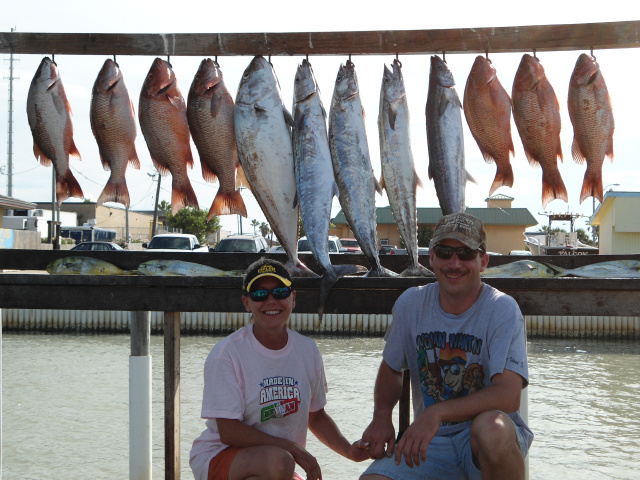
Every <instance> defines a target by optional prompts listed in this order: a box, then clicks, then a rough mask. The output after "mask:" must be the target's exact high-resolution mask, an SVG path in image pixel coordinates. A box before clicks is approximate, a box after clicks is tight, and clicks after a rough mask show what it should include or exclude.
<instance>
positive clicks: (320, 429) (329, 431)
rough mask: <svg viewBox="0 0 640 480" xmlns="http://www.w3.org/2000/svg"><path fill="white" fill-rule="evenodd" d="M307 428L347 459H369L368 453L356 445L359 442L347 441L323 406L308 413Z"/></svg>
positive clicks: (359, 460) (360, 460) (358, 460)
mask: <svg viewBox="0 0 640 480" xmlns="http://www.w3.org/2000/svg"><path fill="white" fill-rule="evenodd" d="M309 430H311V432H312V433H313V434H314V435H315V436H316V438H317V439H318V440H320V441H321V442H322V443H323V444H325V445H326V446H327V447H329V448H330V449H331V450H333V451H334V452H336V453H338V454H340V455H342V456H343V457H346V458H348V459H349V460H353V461H354V462H362V461H364V460H368V459H369V453H368V452H367V451H366V450H365V449H364V448H361V447H359V446H358V445H359V444H360V442H359V441H358V442H355V443H354V444H351V443H349V441H348V440H347V439H346V438H345V437H344V436H343V435H342V433H341V432H340V429H339V428H338V426H337V425H336V423H335V422H334V421H333V419H332V418H331V417H330V416H329V414H328V413H327V412H326V411H325V409H324V408H322V409H320V410H318V411H317V412H310V413H309Z"/></svg>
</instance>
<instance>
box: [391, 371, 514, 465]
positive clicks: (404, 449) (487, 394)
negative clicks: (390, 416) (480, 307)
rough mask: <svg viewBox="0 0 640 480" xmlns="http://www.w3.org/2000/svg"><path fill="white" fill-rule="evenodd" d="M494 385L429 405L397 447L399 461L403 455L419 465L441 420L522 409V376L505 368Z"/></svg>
mask: <svg viewBox="0 0 640 480" xmlns="http://www.w3.org/2000/svg"><path fill="white" fill-rule="evenodd" d="M491 381H492V384H491V385H490V386H488V387H485V388H483V389H482V390H479V391H477V392H474V393H473V394H472V395H469V396H467V397H460V398H455V399H451V400H445V401H443V402H438V403H435V404H433V405H431V406H430V407H428V408H426V409H425V410H424V411H423V412H422V413H421V414H420V416H419V417H418V418H417V419H416V420H415V422H413V423H412V424H411V425H410V426H409V428H408V429H407V430H406V431H405V433H404V435H403V436H402V438H401V439H400V441H399V442H398V445H397V446H396V464H399V463H400V461H401V456H404V458H405V461H406V462H407V465H409V466H413V464H415V465H420V461H421V460H422V461H423V462H424V461H425V459H426V458H427V457H426V454H427V447H428V446H429V442H431V439H432V438H433V437H434V436H435V435H436V434H437V433H438V429H439V428H440V425H441V423H442V422H463V421H467V420H473V419H474V418H475V417H476V416H477V415H479V414H480V413H482V412H487V411H490V410H501V411H503V412H505V413H512V412H515V411H517V410H518V408H520V393H521V392H522V377H521V376H520V375H518V374H517V373H515V372H512V371H511V370H504V371H503V372H502V373H498V374H496V375H494V376H493V378H492V379H491Z"/></svg>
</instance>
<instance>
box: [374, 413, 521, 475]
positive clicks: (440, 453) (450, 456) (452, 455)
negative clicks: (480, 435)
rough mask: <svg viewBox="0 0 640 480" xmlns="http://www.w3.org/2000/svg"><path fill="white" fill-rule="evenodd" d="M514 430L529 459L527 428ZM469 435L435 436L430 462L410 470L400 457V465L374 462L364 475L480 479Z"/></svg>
mask: <svg viewBox="0 0 640 480" xmlns="http://www.w3.org/2000/svg"><path fill="white" fill-rule="evenodd" d="M514 427H515V429H516V434H517V436H518V444H519V445H520V450H521V451H522V456H523V457H526V456H527V452H528V450H529V442H528V441H527V436H526V435H527V433H526V431H525V429H524V427H518V426H517V425H515V424H514ZM469 433H470V429H469V428H465V429H464V430H462V431H461V432H459V433H456V434H454V435H450V436H436V437H434V438H433V440H431V443H429V447H428V448H427V461H426V462H420V465H419V466H415V465H414V467H413V468H411V467H409V466H408V465H407V463H406V462H405V460H404V457H401V459H400V465H396V459H395V455H393V456H392V457H391V458H388V457H383V458H381V459H378V460H375V461H374V462H373V463H371V465H369V468H367V470H366V471H365V472H364V473H363V475H373V474H376V475H384V476H385V477H389V478H391V479H392V480H441V479H443V478H446V479H447V480H458V479H460V480H467V479H469V480H481V478H482V475H481V474H480V470H479V469H478V467H477V466H476V465H475V463H474V461H473V454H472V452H471V437H470V434H469Z"/></svg>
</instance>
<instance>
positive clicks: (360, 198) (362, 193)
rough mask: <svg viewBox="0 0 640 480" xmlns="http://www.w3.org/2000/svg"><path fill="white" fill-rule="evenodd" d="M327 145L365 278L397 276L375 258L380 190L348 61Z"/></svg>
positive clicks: (337, 92) (338, 83) (342, 72)
mask: <svg viewBox="0 0 640 480" xmlns="http://www.w3.org/2000/svg"><path fill="white" fill-rule="evenodd" d="M329 146H330V147H331V162H332V164H333V174H334V176H335V179H336V183H337V185H338V190H339V192H340V197H339V200H340V205H341V206H342V211H343V212H344V215H345V217H346V219H347V222H348V223H349V226H350V227H351V230H352V231H353V235H354V236H355V237H356V240H358V245H360V248H362V253H364V255H365V257H367V260H369V263H370V264H371V270H369V272H368V273H367V276H370V277H380V276H395V275H397V274H395V273H394V272H392V271H390V270H387V269H386V268H384V267H382V266H381V265H380V259H379V258H378V237H377V231H376V205H375V201H374V197H375V194H376V191H377V192H378V193H380V194H382V189H381V188H380V184H379V183H378V181H377V180H376V178H375V177H374V175H373V168H372V167H371V159H370V157H369V145H368V143H367V132H366V130H365V126H364V110H363V108H362V102H361V100H360V91H359V88H358V78H357V76H356V70H355V66H354V64H353V63H352V62H351V61H348V62H347V64H346V65H340V69H339V70H338V76H337V77H336V83H335V87H334V90H333V98H332V99H331V111H330V112H329Z"/></svg>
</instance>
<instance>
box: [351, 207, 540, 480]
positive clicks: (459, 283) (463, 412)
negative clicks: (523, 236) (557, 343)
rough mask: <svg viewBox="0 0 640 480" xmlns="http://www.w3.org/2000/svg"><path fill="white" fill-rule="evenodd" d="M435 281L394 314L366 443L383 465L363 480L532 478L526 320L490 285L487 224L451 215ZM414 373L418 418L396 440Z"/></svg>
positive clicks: (440, 235)
mask: <svg viewBox="0 0 640 480" xmlns="http://www.w3.org/2000/svg"><path fill="white" fill-rule="evenodd" d="M429 255H430V260H431V267H432V268H433V271H434V273H435V275H436V280H437V282H436V283H432V284H429V285H425V286H421V287H416V288H411V289H409V290H407V291H406V292H404V293H403V294H402V295H401V296H400V298H399V299H398V301H397V302H396V304H395V305H394V308H393V322H392V323H391V325H390V326H389V329H388V331H387V334H386V345H385V348H384V352H383V361H382V364H381V365H380V370H379V372H378V377H377V379H376V386H375V391H374V402H375V405H374V412H373V420H372V421H371V423H370V424H369V426H368V427H367V429H366V430H365V431H364V433H363V435H362V440H361V443H362V444H363V445H368V446H367V449H370V450H369V451H370V456H371V457H372V458H375V459H377V460H376V461H374V462H373V463H372V464H371V465H370V466H369V468H368V469H367V470H366V471H365V472H364V474H363V475H362V476H361V477H360V478H361V480H386V479H393V480H400V479H402V480H406V479H421V480H423V479H480V478H482V479H503V480H504V479H509V480H510V479H524V472H525V468H524V458H525V456H526V454H527V451H528V449H529V446H530V445H531V442H532V440H533V434H532V433H531V431H530V430H529V428H528V427H527V426H526V424H525V423H524V421H523V420H522V418H521V417H520V415H519V414H518V408H519V406H520V393H521V391H522V389H523V388H525V387H526V386H527V385H528V368H527V353H526V342H525V324H524V319H523V317H522V314H521V312H520V309H519V307H518V305H517V303H516V302H515V300H513V298H511V297H510V296H508V295H505V294H504V293H502V292H500V291H498V290H496V289H494V288H493V287H491V286H489V285H486V284H484V283H483V282H482V279H481V277H480V273H481V272H482V271H483V270H484V269H485V268H486V267H487V264H488V263H489V255H488V254H487V245H486V233H485V231H484V226H483V224H482V222H481V221H480V220H479V219H477V218H475V217H473V216H471V215H467V214H465V213H456V214H451V215H446V216H444V217H442V218H441V219H440V220H439V221H438V224H437V225H436V229H435V232H434V236H433V239H432V240H431V244H430V251H429ZM405 369H409V370H410V373H411V385H412V397H413V409H414V421H413V423H412V424H411V425H410V426H409V428H408V429H407V430H406V431H405V432H404V434H403V435H402V437H401V438H400V440H399V441H398V443H397V444H395V445H394V443H395V430H394V427H393V423H392V416H391V415H392V411H393V408H394V406H395V404H396V403H397V402H398V399H399V398H400V393H401V389H402V371H403V370H405Z"/></svg>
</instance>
